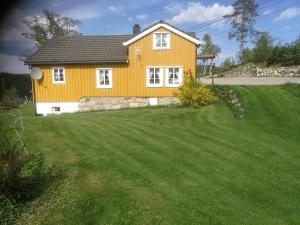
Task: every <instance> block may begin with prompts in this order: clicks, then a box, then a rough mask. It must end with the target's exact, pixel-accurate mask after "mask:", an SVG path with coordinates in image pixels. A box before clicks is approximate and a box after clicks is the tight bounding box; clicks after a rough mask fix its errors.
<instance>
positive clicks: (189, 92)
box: [176, 74, 217, 108]
mask: <svg viewBox="0 0 300 225" xmlns="http://www.w3.org/2000/svg"><path fill="white" fill-rule="evenodd" d="M176 96H177V97H178V98H179V100H180V102H181V103H182V105H184V106H191V107H194V108H198V107H200V106H205V105H209V104H211V103H213V102H215V101H216V100H217V97H216V96H214V94H213V92H212V91H211V90H210V89H209V88H208V87H207V86H205V85H203V84H198V83H197V82H196V81H195V78H194V77H193V76H192V75H191V74H189V75H186V76H185V79H184V82H183V84H182V86H181V87H179V93H177V94H176Z"/></svg>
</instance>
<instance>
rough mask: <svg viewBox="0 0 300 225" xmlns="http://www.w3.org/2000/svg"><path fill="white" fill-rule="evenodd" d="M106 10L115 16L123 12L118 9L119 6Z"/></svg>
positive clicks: (120, 8) (121, 9)
mask: <svg viewBox="0 0 300 225" xmlns="http://www.w3.org/2000/svg"><path fill="white" fill-rule="evenodd" d="M108 9H109V11H111V12H113V13H115V14H121V13H123V11H124V10H123V8H122V7H120V6H113V5H112V6H109V7H108Z"/></svg>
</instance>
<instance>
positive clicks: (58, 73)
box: [52, 67, 65, 84]
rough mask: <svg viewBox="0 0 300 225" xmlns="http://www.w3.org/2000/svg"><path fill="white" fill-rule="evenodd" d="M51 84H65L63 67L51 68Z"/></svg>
mask: <svg viewBox="0 0 300 225" xmlns="http://www.w3.org/2000/svg"><path fill="white" fill-rule="evenodd" d="M52 77H53V83H55V84H62V83H65V69H64V68H63V67H56V68H52Z"/></svg>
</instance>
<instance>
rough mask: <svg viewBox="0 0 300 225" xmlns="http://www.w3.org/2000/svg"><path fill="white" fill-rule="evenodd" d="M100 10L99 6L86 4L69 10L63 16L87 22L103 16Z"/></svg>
mask: <svg viewBox="0 0 300 225" xmlns="http://www.w3.org/2000/svg"><path fill="white" fill-rule="evenodd" d="M100 9H101V7H100V5H99V4H85V5H79V6H76V7H73V8H70V9H67V10H65V11H63V12H62V14H63V15H66V16H69V17H71V18H73V19H78V20H87V19H93V18H96V17H100V16H102V13H101V12H100Z"/></svg>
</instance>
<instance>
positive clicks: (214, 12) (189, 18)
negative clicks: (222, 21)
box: [168, 2, 233, 24]
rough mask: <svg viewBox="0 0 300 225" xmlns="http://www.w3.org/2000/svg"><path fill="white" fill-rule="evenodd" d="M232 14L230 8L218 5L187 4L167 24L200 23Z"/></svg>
mask: <svg viewBox="0 0 300 225" xmlns="http://www.w3.org/2000/svg"><path fill="white" fill-rule="evenodd" d="M231 12H233V7H232V6H230V5H229V6H225V5H224V6H223V5H220V4H218V3H214V4H213V5H209V6H204V5H202V4H201V3H200V2H189V3H187V5H186V6H184V7H182V8H181V9H180V10H179V12H178V13H177V15H174V16H173V17H172V18H171V19H169V20H168V22H170V23H172V24H182V23H202V22H206V21H208V20H211V19H215V18H218V17H221V16H223V15H225V14H228V13H231Z"/></svg>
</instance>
